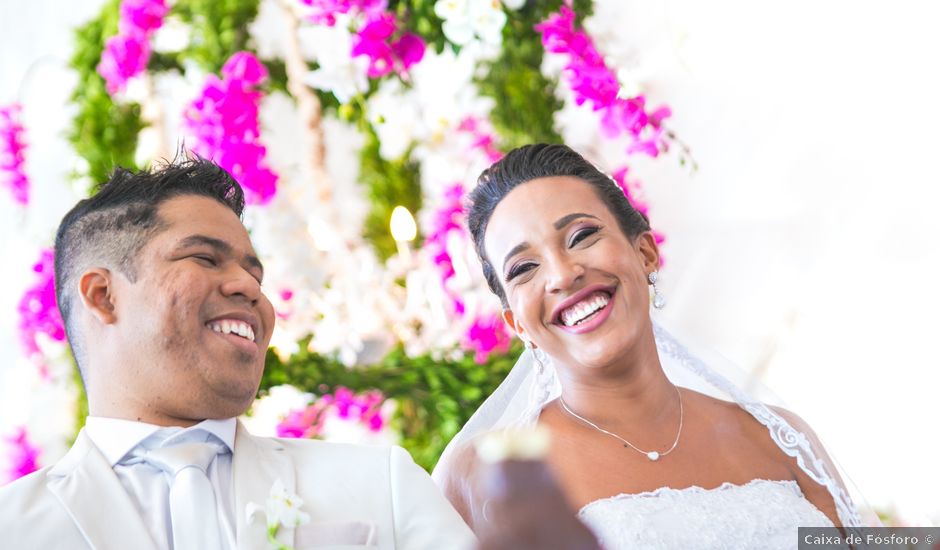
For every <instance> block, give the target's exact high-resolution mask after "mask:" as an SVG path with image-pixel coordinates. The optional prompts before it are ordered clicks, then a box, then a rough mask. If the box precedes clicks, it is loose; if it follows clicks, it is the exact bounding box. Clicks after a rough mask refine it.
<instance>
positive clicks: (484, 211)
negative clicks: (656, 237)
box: [467, 143, 650, 307]
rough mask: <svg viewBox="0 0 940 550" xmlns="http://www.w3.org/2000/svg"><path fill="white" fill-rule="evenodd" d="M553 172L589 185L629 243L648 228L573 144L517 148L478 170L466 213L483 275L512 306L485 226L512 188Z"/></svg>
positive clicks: (619, 192)
mask: <svg viewBox="0 0 940 550" xmlns="http://www.w3.org/2000/svg"><path fill="white" fill-rule="evenodd" d="M555 176H570V177H575V178H578V179H580V180H582V181H584V182H586V183H588V184H590V185H591V187H593V188H594V192H595V193H597V197H598V198H599V199H600V200H601V201H602V202H603V203H604V204H605V205H607V208H608V209H609V210H610V213H611V214H613V215H614V217H615V218H616V219H617V223H618V224H619V225H620V230H621V231H623V234H624V235H626V236H627V238H628V239H630V240H631V241H632V240H633V239H635V238H636V237H637V235H639V234H641V233H643V232H644V231H649V230H650V224H649V220H648V219H647V218H646V216H645V215H643V213H642V212H640V211H639V210H637V209H636V208H634V207H633V205H631V204H630V201H629V200H627V196H626V195H625V194H624V193H623V190H622V189H621V188H620V186H619V185H617V183H616V182H614V180H612V179H611V178H610V176H608V175H606V174H604V173H603V172H601V171H600V170H598V169H597V168H595V167H594V165H593V164H591V163H590V162H588V161H586V160H585V159H584V157H582V156H581V155H579V154H578V153H576V152H574V151H573V150H572V149H571V148H570V147H568V146H566V145H549V144H546V143H536V144H532V145H524V146H522V147H519V148H517V149H513V150H512V151H510V152H509V153H508V154H506V156H505V157H503V158H502V159H500V160H499V161H497V162H496V163H495V164H493V165H492V166H490V167H489V168H487V169H486V170H484V171H483V173H482V174H480V177H479V179H478V180H477V186H476V189H474V190H473V191H472V192H471V193H470V197H469V208H468V210H469V213H468V216H467V225H468V226H469V229H470V235H471V236H472V237H473V244H474V246H475V247H476V251H477V256H479V258H480V263H481V264H482V265H483V275H484V276H485V277H486V282H487V284H489V285H490V290H492V291H493V293H494V294H496V295H497V296H499V299H500V301H501V302H502V304H503V307H508V306H509V303H508V302H507V300H506V293H505V292H503V287H502V285H501V284H500V281H499V276H498V275H497V274H496V270H495V269H494V268H493V264H492V263H490V260H489V259H488V258H487V256H486V250H485V248H484V246H483V238H484V236H485V235H486V226H487V224H488V223H489V221H490V216H492V215H493V210H495V209H496V206H497V205H498V204H499V203H500V201H502V200H503V198H504V197H505V196H506V195H508V194H509V192H510V191H512V190H513V189H515V188H516V187H517V186H519V185H522V184H523V183H526V182H528V181H531V180H534V179H539V178H550V177H555ZM546 185H548V184H547V183H546Z"/></svg>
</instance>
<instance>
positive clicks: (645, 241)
mask: <svg viewBox="0 0 940 550" xmlns="http://www.w3.org/2000/svg"><path fill="white" fill-rule="evenodd" d="M634 246H636V250H637V252H639V254H640V258H641V259H642V260H643V268H644V270H645V271H646V272H647V273H649V272H650V271H657V270H659V246H658V245H657V244H656V237H654V236H653V232H652V231H645V232H643V233H640V234H639V235H638V236H637V238H636V241H635V243H634Z"/></svg>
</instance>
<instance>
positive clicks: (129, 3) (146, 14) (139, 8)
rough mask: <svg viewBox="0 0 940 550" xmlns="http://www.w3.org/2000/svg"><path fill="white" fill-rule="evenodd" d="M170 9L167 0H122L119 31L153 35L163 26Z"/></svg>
mask: <svg viewBox="0 0 940 550" xmlns="http://www.w3.org/2000/svg"><path fill="white" fill-rule="evenodd" d="M169 11H170V8H169V7H167V5H166V1H165V0H122V2H121V10H120V19H119V20H118V31H119V32H120V33H121V34H131V33H134V32H142V33H145V34H146V33H151V32H153V31H155V30H157V29H159V28H160V27H161V26H163V18H164V17H166V14H167V12H169Z"/></svg>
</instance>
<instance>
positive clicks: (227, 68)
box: [222, 52, 268, 86]
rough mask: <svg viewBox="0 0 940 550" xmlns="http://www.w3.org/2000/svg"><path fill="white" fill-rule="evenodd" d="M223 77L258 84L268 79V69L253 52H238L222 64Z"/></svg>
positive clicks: (252, 84) (253, 84)
mask: <svg viewBox="0 0 940 550" xmlns="http://www.w3.org/2000/svg"><path fill="white" fill-rule="evenodd" d="M222 78H224V79H225V80H226V81H229V82H232V81H235V80H242V81H244V83H245V84H248V85H251V86H257V85H259V84H261V83H262V82H264V81H265V80H267V79H268V69H267V68H265V66H264V64H263V63H261V62H260V61H258V58H257V57H255V56H254V54H252V53H251V52H236V53H234V54H232V57H229V58H228V61H226V62H225V65H223V66H222Z"/></svg>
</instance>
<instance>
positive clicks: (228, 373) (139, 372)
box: [102, 195, 274, 423]
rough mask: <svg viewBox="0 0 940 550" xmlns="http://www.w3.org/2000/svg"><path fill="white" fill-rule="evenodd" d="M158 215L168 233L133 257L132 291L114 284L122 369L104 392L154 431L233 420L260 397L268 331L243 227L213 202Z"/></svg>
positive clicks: (267, 306)
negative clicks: (157, 426) (126, 405)
mask: <svg viewBox="0 0 940 550" xmlns="http://www.w3.org/2000/svg"><path fill="white" fill-rule="evenodd" d="M158 215H159V217H160V220H161V221H162V222H163V223H165V224H166V228H165V229H164V230H163V231H161V232H159V233H158V234H157V235H156V236H155V237H153V238H152V239H151V240H150V242H148V243H147V244H146V245H145V246H144V247H143V248H142V249H141V250H140V252H139V253H138V255H137V260H136V265H137V280H136V282H133V283H132V282H130V281H129V280H128V279H126V278H125V277H124V276H122V275H121V274H119V273H114V275H113V285H114V289H113V293H112V299H113V304H114V308H115V312H114V313H115V315H116V319H117V321H116V322H115V325H114V328H115V329H116V330H117V334H116V335H115V336H116V337H117V338H120V341H119V342H118V343H117V345H116V346H115V348H116V349H119V350H121V354H122V357H126V365H123V366H122V365H119V366H118V369H117V378H120V380H115V381H114V382H116V384H113V383H112V384H110V390H109V391H111V392H114V391H119V392H123V393H124V394H125V395H124V396H122V397H121V398H120V399H121V400H122V401H129V407H130V409H131V410H130V411H128V413H129V414H133V413H134V411H136V412H137V416H138V417H139V418H142V419H145V420H149V421H150V422H153V423H174V422H176V423H180V422H183V423H186V422H198V421H201V420H203V419H206V418H227V417H232V416H237V415H239V414H241V413H243V412H244V411H245V410H246V409H247V408H248V406H249V405H250V404H251V402H252V400H253V398H254V396H255V394H256V392H257V390H258V384H259V383H260V381H261V374H262V372H263V371H264V357H265V351H266V350H267V348H268V343H269V342H270V340H271V332H272V330H273V327H274V309H273V307H272V306H271V302H270V301H268V299H267V297H265V295H264V294H263V293H262V292H261V278H262V274H263V272H262V268H261V264H260V262H259V261H258V259H257V257H256V256H255V252H254V249H253V248H252V246H251V241H250V240H249V239H248V232H247V231H246V230H245V228H244V226H243V225H242V224H241V221H240V220H239V219H238V217H237V216H236V215H235V214H234V213H233V212H232V211H231V210H229V209H228V208H227V207H225V206H224V205H222V204H220V203H218V202H217V201H215V200H213V199H210V198H207V197H201V196H195V195H186V196H181V197H175V198H173V199H170V200H168V201H166V202H165V203H163V204H162V205H161V206H160V208H159V210H158ZM102 397H104V398H105V399H108V398H110V397H111V396H102Z"/></svg>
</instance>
